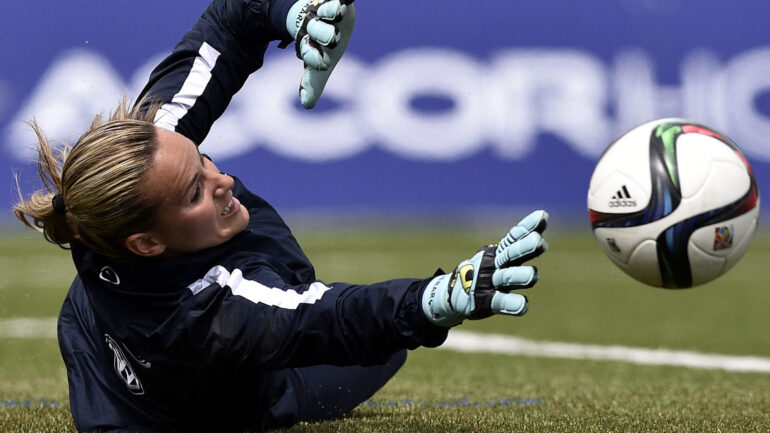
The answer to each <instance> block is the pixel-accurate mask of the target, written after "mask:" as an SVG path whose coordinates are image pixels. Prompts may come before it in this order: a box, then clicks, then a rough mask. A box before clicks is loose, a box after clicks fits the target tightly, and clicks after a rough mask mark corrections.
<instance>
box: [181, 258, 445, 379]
mask: <svg viewBox="0 0 770 433" xmlns="http://www.w3.org/2000/svg"><path fill="white" fill-rule="evenodd" d="M246 272H247V273H248V275H249V276H248V278H247V277H244V275H243V273H242V272H241V270H239V269H235V270H232V271H228V270H227V269H225V268H223V267H221V266H219V267H215V268H214V269H212V270H211V271H209V272H208V273H207V275H206V277H205V278H204V279H203V280H201V281H200V286H199V287H200V291H197V293H196V290H195V288H194V286H191V290H192V293H193V296H192V298H191V300H190V302H189V305H190V307H189V310H188V311H187V312H186V318H185V320H186V322H187V323H186V326H185V328H186V329H187V330H188V333H189V334H188V338H190V341H191V342H192V344H193V346H194V352H197V353H198V354H199V355H200V356H201V358H202V360H203V361H204V362H207V363H210V365H218V366H224V365H226V366H228V367H227V368H241V367H260V368H267V369H277V368H284V367H302V366H307V365H317V364H331V365H354V364H357V365H370V364H377V363H380V362H384V361H385V360H387V359H388V357H390V356H391V355H392V354H393V353H394V352H396V351H398V350H401V349H405V348H406V349H414V348H416V347H418V346H428V347H435V346H438V345H440V344H442V343H443V342H444V340H445V339H446V336H447V333H448V328H442V327H437V326H434V325H432V324H431V323H430V322H429V321H428V319H427V318H426V317H425V315H424V313H423V312H422V304H421V299H422V292H423V290H424V287H425V285H426V283H427V280H415V279H398V280H390V281H385V282H381V283H375V284H371V285H353V284H347V283H334V284H330V285H326V284H324V283H322V282H320V281H316V282H313V283H311V284H304V285H298V286H288V285H284V284H283V283H282V282H281V280H280V279H279V278H278V277H277V275H275V274H274V273H273V272H272V271H271V270H270V269H269V268H266V267H262V268H259V269H256V270H251V271H249V270H246Z"/></svg>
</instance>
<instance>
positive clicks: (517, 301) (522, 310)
mask: <svg viewBox="0 0 770 433" xmlns="http://www.w3.org/2000/svg"><path fill="white" fill-rule="evenodd" d="M491 307H492V312H493V313H495V314H507V315H509V316H523V315H524V314H526V313H527V311H528V310H529V300H528V299H527V297H526V296H524V295H519V294H518V293H500V292H495V294H494V295H493V296H492V305H491Z"/></svg>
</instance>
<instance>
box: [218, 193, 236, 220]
mask: <svg viewBox="0 0 770 433" xmlns="http://www.w3.org/2000/svg"><path fill="white" fill-rule="evenodd" d="M240 205H241V202H239V201H238V199H237V198H235V197H232V196H231V197H230V201H229V202H228V203H227V206H225V208H224V209H223V210H222V213H221V214H220V215H222V217H223V218H228V217H230V216H232V215H233V214H235V213H236V212H238V208H239V207H240Z"/></svg>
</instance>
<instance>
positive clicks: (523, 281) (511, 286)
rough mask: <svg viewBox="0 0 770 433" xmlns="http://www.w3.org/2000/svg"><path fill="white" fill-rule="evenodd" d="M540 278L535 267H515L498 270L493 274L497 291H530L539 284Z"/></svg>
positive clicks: (493, 282) (493, 283) (493, 281)
mask: <svg viewBox="0 0 770 433" xmlns="http://www.w3.org/2000/svg"><path fill="white" fill-rule="evenodd" d="M539 278H540V277H539V276H538V274H537V268H536V267H535V266H514V267H512V268H505V269H498V270H496V271H495V272H494V273H493V274H492V285H493V286H495V289H498V290H501V291H503V292H509V291H511V290H516V289H528V288H530V287H532V286H534V285H535V283H537V280H538V279H539Z"/></svg>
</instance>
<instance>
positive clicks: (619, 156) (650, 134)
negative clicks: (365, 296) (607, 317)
mask: <svg viewBox="0 0 770 433" xmlns="http://www.w3.org/2000/svg"><path fill="white" fill-rule="evenodd" d="M588 213H589V217H590V220H591V226H592V228H593V232H594V235H595V236H596V239H597V240H598V241H599V245H601V247H602V249H603V250H604V252H605V254H607V256H608V257H609V258H610V259H611V260H612V261H613V262H614V263H615V264H616V265H617V266H618V267H619V268H620V269H622V270H623V271H625V272H626V273H627V274H628V275H631V276H632V277H634V278H636V279H637V280H639V281H641V282H643V283H646V284H649V285H652V286H657V287H665V288H670V289H677V288H686V287H692V286H696V285H699V284H703V283H706V282H708V281H711V280H713V279H715V278H717V277H719V276H720V275H722V274H723V273H725V272H726V271H727V270H728V269H730V268H731V267H732V266H733V265H735V263H737V262H738V260H739V259H740V258H741V256H743V253H745V252H746V249H747V248H748V246H749V243H750V242H751V239H752V238H753V236H754V232H755V230H756V227H757V221H758V219H759V191H758V190H757V183H756V180H755V179H754V174H753V173H752V171H751V167H750V166H749V163H748V161H747V160H746V158H745V157H744V156H743V153H741V151H740V149H739V148H738V146H736V145H735V143H733V142H732V141H731V140H730V139H729V138H727V137H725V136H724V135H722V134H720V133H719V132H716V131H714V130H713V129H711V128H709V127H707V126H704V125H700V124H697V123H694V122H691V121H688V120H685V119H660V120H655V121H652V122H648V123H645V124H643V125H640V126H638V127H636V128H634V129H632V130H630V131H628V132H627V133H625V134H624V135H622V136H621V137H620V138H618V139H617V140H615V141H614V142H613V143H612V144H611V145H610V146H609V147H608V148H607V150H605V152H604V154H603V155H602V157H601V159H599V162H598V163H597V165H596V168H595V169H594V173H593V175H592V176H591V184H590V187H589V190H588Z"/></svg>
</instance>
